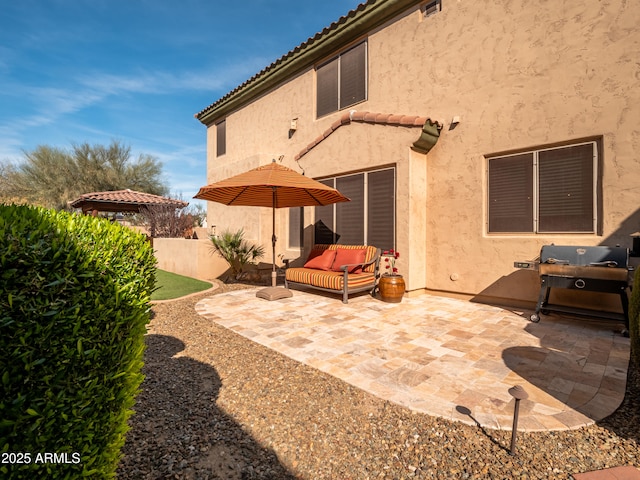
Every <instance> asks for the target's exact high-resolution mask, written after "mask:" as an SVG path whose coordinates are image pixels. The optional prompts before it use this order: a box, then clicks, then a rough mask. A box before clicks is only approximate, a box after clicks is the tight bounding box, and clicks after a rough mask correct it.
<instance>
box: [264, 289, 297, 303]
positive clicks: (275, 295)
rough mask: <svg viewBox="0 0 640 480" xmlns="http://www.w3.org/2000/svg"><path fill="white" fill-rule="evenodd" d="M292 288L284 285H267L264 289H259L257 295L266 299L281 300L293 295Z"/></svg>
mask: <svg viewBox="0 0 640 480" xmlns="http://www.w3.org/2000/svg"><path fill="white" fill-rule="evenodd" d="M292 296H293V294H292V293H291V290H289V289H287V288H283V287H267V288H263V289H262V290H258V292H257V293H256V297H258V298H264V299H265V300H280V299H281V298H289V297H292Z"/></svg>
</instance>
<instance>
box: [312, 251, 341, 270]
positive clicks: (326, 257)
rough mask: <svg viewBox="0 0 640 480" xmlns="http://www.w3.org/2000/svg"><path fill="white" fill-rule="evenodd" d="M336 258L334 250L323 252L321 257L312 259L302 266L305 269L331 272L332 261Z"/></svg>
mask: <svg viewBox="0 0 640 480" xmlns="http://www.w3.org/2000/svg"><path fill="white" fill-rule="evenodd" d="M335 258H336V251H335V250H325V251H324V252H322V255H319V256H315V257H312V258H311V259H310V260H307V263H305V264H304V267H305V268H313V269H316V270H331V267H332V266H333V261H334V260H335Z"/></svg>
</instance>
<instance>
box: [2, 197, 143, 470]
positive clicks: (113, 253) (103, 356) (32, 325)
mask: <svg viewBox="0 0 640 480" xmlns="http://www.w3.org/2000/svg"><path fill="white" fill-rule="evenodd" d="M154 287H155V259H154V257H153V250H152V248H151V246H150V245H149V243H148V242H147V241H146V238H145V237H144V236H143V235H140V234H137V233H135V232H133V231H131V230H129V229H126V228H123V227H121V226H120V225H118V224H116V223H112V222H109V221H107V220H104V219H99V218H94V217H90V216H78V215H76V214H70V213H67V212H56V211H53V210H45V209H42V208H34V207H27V206H21V207H19V206H15V205H10V206H0V379H1V381H0V412H1V413H2V414H1V415H0V452H5V453H7V452H9V453H11V452H21V454H22V457H21V458H18V457H17V456H16V457H15V458H13V460H15V461H12V462H11V464H9V463H4V462H3V464H0V476H1V477H2V478H8V479H13V478H15V479H18V478H80V477H83V478H84V477H91V478H113V476H114V475H115V470H116V467H117V464H118V461H119V458H120V449H121V447H122V445H123V444H124V438H125V433H126V431H127V428H128V427H127V419H128V417H129V416H130V415H131V414H132V410H131V408H132V406H133V404H134V398H135V395H136V393H137V391H138V388H139V385H140V383H141V382H142V378H143V377H142V374H141V367H142V355H143V352H144V335H145V333H146V324H147V322H148V321H149V315H150V302H149V299H150V295H151V293H152V291H153V289H154ZM43 454H47V455H49V457H48V458H47V457H43V458H40V457H39V455H43ZM54 455H55V457H54ZM52 459H53V460H52ZM9 460H12V457H10V458H9ZM18 462H21V463H18Z"/></svg>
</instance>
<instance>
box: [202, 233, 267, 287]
mask: <svg viewBox="0 0 640 480" xmlns="http://www.w3.org/2000/svg"><path fill="white" fill-rule="evenodd" d="M210 238H211V243H213V248H214V249H215V250H216V251H217V252H218V253H219V254H220V256H221V257H222V258H224V259H225V260H226V261H227V263H228V264H229V266H230V267H231V275H232V276H233V277H234V278H238V275H239V274H240V273H242V272H243V270H244V268H245V266H246V265H254V264H255V262H256V260H257V259H259V258H260V257H262V256H264V248H263V247H262V246H260V245H252V244H250V243H249V242H247V241H246V240H245V239H244V230H243V229H240V230H238V231H237V232H231V231H229V230H225V231H223V232H222V234H221V235H212V236H211V237H210Z"/></svg>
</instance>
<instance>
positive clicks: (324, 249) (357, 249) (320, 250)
mask: <svg viewBox="0 0 640 480" xmlns="http://www.w3.org/2000/svg"><path fill="white" fill-rule="evenodd" d="M380 253H381V252H380V249H379V248H376V247H373V246H370V245H369V246H367V245H338V244H331V245H326V244H324V245H323V244H316V245H314V246H313V248H312V249H311V252H310V253H309V257H308V258H307V261H306V262H305V264H304V266H303V267H291V268H288V269H287V270H286V273H285V287H286V288H289V287H290V286H300V287H309V288H313V289H317V290H323V291H326V292H332V293H342V302H343V303H348V297H349V294H351V293H356V292H364V291H366V290H369V291H371V294H372V295H373V293H374V292H375V288H376V284H377V282H378V278H379V277H380Z"/></svg>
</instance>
